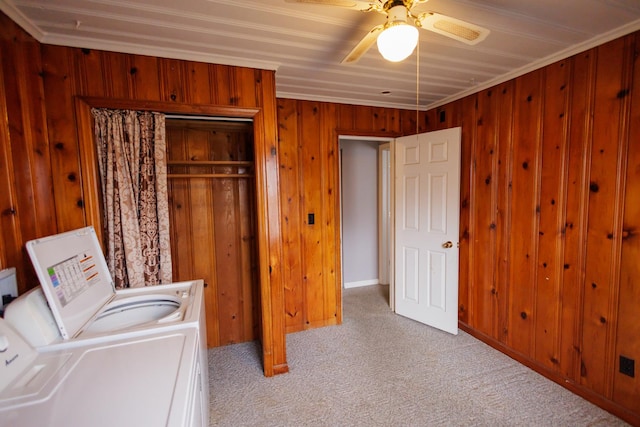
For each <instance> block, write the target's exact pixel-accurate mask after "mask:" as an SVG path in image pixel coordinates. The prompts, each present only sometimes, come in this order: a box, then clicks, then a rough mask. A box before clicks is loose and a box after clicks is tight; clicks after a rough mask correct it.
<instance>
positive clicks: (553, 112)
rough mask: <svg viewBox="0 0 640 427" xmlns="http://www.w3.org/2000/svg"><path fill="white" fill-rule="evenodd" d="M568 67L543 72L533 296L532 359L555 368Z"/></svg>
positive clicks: (560, 65)
mask: <svg viewBox="0 0 640 427" xmlns="http://www.w3.org/2000/svg"><path fill="white" fill-rule="evenodd" d="M568 68H569V67H568V63H567V62H566V61H560V62H557V63H555V64H552V65H549V66H547V67H546V68H545V69H544V71H543V72H544V75H545V78H544V80H545V87H544V106H543V115H542V132H543V134H542V141H541V151H542V159H541V162H542V163H541V178H540V202H539V206H540V221H539V230H538V259H537V266H536V268H537V273H536V294H535V314H534V320H535V326H534V334H535V338H534V339H535V349H534V357H535V359H536V360H538V361H539V362H541V363H542V364H544V365H545V366H547V367H549V368H550V369H556V368H557V364H558V339H559V333H558V329H559V321H560V319H559V316H560V312H561V311H562V303H561V301H560V300H559V295H560V288H561V286H562V282H561V278H562V270H563V269H569V268H571V267H572V266H570V265H564V266H563V265H561V264H560V262H559V260H561V259H562V258H563V220H564V214H563V211H564V205H565V200H564V194H565V191H564V187H565V186H566V178H565V173H566V167H565V159H566V147H567V115H568V111H567V105H568V94H569V90H568V88H567V85H568Z"/></svg>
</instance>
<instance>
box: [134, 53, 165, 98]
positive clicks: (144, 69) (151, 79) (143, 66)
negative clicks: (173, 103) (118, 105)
mask: <svg viewBox="0 0 640 427" xmlns="http://www.w3.org/2000/svg"><path fill="white" fill-rule="evenodd" d="M129 66H130V68H129V74H131V91H132V94H133V95H132V96H133V98H134V99H144V100H151V101H160V100H161V99H162V97H161V89H160V81H159V74H160V73H159V69H160V67H159V65H158V58H154V57H152V56H141V55H131V56H130V61H129Z"/></svg>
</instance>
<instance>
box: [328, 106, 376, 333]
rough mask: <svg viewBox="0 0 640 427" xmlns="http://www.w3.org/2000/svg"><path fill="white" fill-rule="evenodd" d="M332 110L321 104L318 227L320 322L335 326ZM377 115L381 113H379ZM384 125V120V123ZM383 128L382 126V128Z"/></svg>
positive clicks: (335, 191)
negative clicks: (321, 269)
mask: <svg viewBox="0 0 640 427" xmlns="http://www.w3.org/2000/svg"><path fill="white" fill-rule="evenodd" d="M336 110H337V109H336V107H335V105H333V104H327V103H324V104H322V110H321V111H322V113H321V123H320V125H321V128H322V129H323V130H324V135H323V136H322V142H321V144H322V145H321V157H320V160H321V161H322V163H321V171H322V174H321V181H322V183H321V188H322V192H321V194H320V196H321V208H322V216H321V218H320V225H321V231H322V246H323V247H322V256H323V259H322V265H323V270H324V272H323V275H322V276H323V279H324V281H323V288H324V312H323V314H322V319H323V320H324V322H325V323H327V324H335V323H337V322H338V321H340V320H341V313H340V310H339V308H340V307H341V306H342V304H341V303H340V296H339V294H340V292H341V288H342V284H341V280H339V279H338V276H337V272H338V271H339V265H340V247H339V246H337V245H336V243H337V236H338V234H339V229H338V228H337V222H338V219H337V217H338V215H337V212H339V206H338V201H337V199H336V196H337V194H339V190H338V186H339V180H338V170H337V168H336V165H338V162H339V160H338V157H339V155H338V150H339V147H338V144H339V142H338V136H337V135H336V134H335V132H334V131H333V129H332V126H331V124H333V119H332V118H333V117H335V114H336ZM380 114H384V111H381V112H380ZM385 122H386V120H385ZM385 126H386V125H385ZM322 153H324V155H323V154H322Z"/></svg>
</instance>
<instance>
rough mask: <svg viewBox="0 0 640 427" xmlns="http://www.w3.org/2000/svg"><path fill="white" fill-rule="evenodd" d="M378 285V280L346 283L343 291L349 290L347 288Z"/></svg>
mask: <svg viewBox="0 0 640 427" xmlns="http://www.w3.org/2000/svg"><path fill="white" fill-rule="evenodd" d="M377 284H378V279H370V280H360V281H358V282H348V283H345V284H344V288H345V289H349V288H359V287H361V286H371V285H377Z"/></svg>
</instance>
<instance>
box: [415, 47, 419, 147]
mask: <svg viewBox="0 0 640 427" xmlns="http://www.w3.org/2000/svg"><path fill="white" fill-rule="evenodd" d="M419 119H420V40H418V44H417V46H416V135H417V134H419V133H420V125H419V123H420V121H419Z"/></svg>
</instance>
